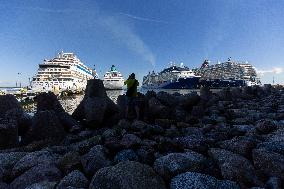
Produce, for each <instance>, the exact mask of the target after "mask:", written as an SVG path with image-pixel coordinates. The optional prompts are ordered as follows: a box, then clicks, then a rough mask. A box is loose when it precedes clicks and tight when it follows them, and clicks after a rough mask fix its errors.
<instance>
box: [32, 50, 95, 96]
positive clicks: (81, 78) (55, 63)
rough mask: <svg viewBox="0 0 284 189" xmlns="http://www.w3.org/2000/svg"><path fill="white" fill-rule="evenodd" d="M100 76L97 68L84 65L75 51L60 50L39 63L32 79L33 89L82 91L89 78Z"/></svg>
mask: <svg viewBox="0 0 284 189" xmlns="http://www.w3.org/2000/svg"><path fill="white" fill-rule="evenodd" d="M93 78H98V75H97V73H96V71H95V70H93V69H91V68H89V67H87V66H86V65H84V64H83V63H82V62H81V61H80V60H79V59H78V58H77V56H76V55H75V54H74V53H64V52H60V53H58V55H57V56H56V57H54V58H52V59H50V60H46V59H45V60H44V61H43V63H41V64H39V68H38V72H37V74H36V75H35V76H34V77H33V79H32V81H31V88H32V90H33V91H40V92H41V91H68V90H78V91H82V90H84V89H85V88H86V85H87V81H88V80H89V79H93Z"/></svg>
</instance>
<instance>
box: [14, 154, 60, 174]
mask: <svg viewBox="0 0 284 189" xmlns="http://www.w3.org/2000/svg"><path fill="white" fill-rule="evenodd" d="M56 159H57V157H56V156H55V155H53V154H52V153H50V152H48V151H37V152H31V153H29V154H27V155H25V156H23V157H22V158H21V159H20V160H19V161H17V163H16V164H14V166H13V168H12V175H13V177H14V178H15V177H17V176H19V175H21V174H22V173H24V172H25V171H27V170H28V169H30V168H32V167H34V166H36V165H39V164H50V163H55V161H56Z"/></svg>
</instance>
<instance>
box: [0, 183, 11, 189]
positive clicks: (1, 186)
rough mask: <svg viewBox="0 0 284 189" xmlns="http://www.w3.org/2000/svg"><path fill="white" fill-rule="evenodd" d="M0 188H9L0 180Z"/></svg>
mask: <svg viewBox="0 0 284 189" xmlns="http://www.w3.org/2000/svg"><path fill="white" fill-rule="evenodd" d="M0 189H9V185H8V184H7V183H4V182H1V181H0Z"/></svg>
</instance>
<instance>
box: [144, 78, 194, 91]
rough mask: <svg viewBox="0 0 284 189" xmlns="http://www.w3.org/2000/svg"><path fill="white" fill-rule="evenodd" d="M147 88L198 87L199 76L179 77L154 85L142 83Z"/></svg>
mask: <svg viewBox="0 0 284 189" xmlns="http://www.w3.org/2000/svg"><path fill="white" fill-rule="evenodd" d="M142 87H143V88H148V89H196V88H199V77H194V78H180V79H178V80H177V81H167V82H164V83H160V84H155V85H143V86H142Z"/></svg>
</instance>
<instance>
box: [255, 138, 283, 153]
mask: <svg viewBox="0 0 284 189" xmlns="http://www.w3.org/2000/svg"><path fill="white" fill-rule="evenodd" d="M257 148H262V149H265V150H267V151H272V152H276V153H278V154H281V155H284V141H275V142H262V143H259V144H258V145H257Z"/></svg>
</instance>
